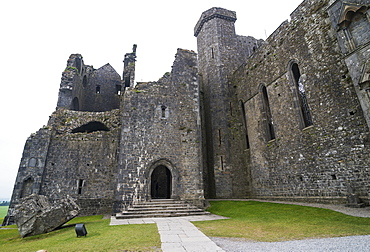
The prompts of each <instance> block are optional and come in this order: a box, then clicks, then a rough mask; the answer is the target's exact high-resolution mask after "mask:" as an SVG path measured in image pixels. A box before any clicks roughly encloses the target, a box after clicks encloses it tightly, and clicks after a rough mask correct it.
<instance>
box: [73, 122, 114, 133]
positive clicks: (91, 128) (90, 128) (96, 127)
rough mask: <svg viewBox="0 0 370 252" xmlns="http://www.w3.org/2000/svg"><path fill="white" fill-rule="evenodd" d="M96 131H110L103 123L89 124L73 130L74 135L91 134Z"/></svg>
mask: <svg viewBox="0 0 370 252" xmlns="http://www.w3.org/2000/svg"><path fill="white" fill-rule="evenodd" d="M95 131H109V128H108V127H107V126H105V125H104V124H103V123H101V122H89V123H87V124H84V125H82V126H80V127H78V128H75V129H73V130H72V133H91V132H95Z"/></svg>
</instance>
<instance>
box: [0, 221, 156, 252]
mask: <svg viewBox="0 0 370 252" xmlns="http://www.w3.org/2000/svg"><path fill="white" fill-rule="evenodd" d="M109 222H110V220H109V219H106V220H103V219H102V216H89V217H78V218H75V219H73V220H71V221H70V222H68V223H67V224H66V225H64V227H63V228H61V229H59V230H56V231H53V232H50V233H48V234H42V235H36V236H32V237H26V238H23V239H22V238H20V236H19V233H18V230H17V229H10V230H4V229H0V251H27V252H28V251H37V250H41V249H45V250H47V251H49V252H50V251H154V250H157V249H158V248H160V247H161V242H160V238H159V234H158V231H157V226H156V225H155V224H140V225H120V226H109ZM76 223H84V224H85V227H86V230H87V232H88V234H87V236H86V237H80V238H77V237H76V232H75V225H74V224H76ZM9 227H13V228H16V226H15V225H13V226H7V228H9Z"/></svg>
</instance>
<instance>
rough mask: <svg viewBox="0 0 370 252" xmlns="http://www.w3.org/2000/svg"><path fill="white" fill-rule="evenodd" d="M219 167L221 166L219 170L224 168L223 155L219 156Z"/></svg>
mask: <svg viewBox="0 0 370 252" xmlns="http://www.w3.org/2000/svg"><path fill="white" fill-rule="evenodd" d="M220 167H221V171H223V170H224V157H223V156H220Z"/></svg>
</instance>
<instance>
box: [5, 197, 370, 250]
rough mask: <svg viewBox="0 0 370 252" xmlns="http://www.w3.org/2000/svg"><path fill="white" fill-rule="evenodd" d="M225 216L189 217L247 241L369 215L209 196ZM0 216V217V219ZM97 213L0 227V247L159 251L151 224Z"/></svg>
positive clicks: (304, 234) (365, 229) (355, 225)
mask: <svg viewBox="0 0 370 252" xmlns="http://www.w3.org/2000/svg"><path fill="white" fill-rule="evenodd" d="M208 210H209V211H210V212H212V213H214V214H219V215H223V216H227V217H230V219H227V220H216V221H202V222H198V221H197V222H193V223H194V225H196V226H197V227H198V228H200V230H201V231H202V232H204V233H205V234H206V235H207V236H214V237H237V238H244V239H247V240H253V241H284V240H296V239H305V238H322V237H338V236H350V235H369V234H370V218H360V217H352V216H348V215H345V214H341V213H338V212H335V211H331V210H327V209H321V208H314V207H304V206H297V205H287V204H277V203H266V202H255V201H212V202H211V207H210V208H209V209H208ZM0 221H2V220H1V219H0ZM109 221H110V220H109V219H107V220H103V219H102V216H89V217H78V218H75V219H73V220H72V221H70V222H69V223H67V224H66V225H65V226H64V227H63V228H62V229H59V230H56V231H53V232H50V233H48V234H42V235H36V236H32V237H27V238H23V239H22V238H20V236H19V234H18V230H17V229H16V226H15V225H13V226H7V228H14V229H0V251H37V250H40V249H45V250H48V251H49V252H50V251H154V250H156V251H159V248H160V247H161V243H160V237H159V234H158V231H157V227H156V225H155V224H140V225H120V226H109ZM76 223H84V224H85V226H86V229H87V232H88V235H87V236H86V237H80V238H76V233H75V226H74V225H75V224H76Z"/></svg>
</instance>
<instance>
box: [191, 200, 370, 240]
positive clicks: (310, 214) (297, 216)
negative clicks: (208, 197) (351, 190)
mask: <svg viewBox="0 0 370 252" xmlns="http://www.w3.org/2000/svg"><path fill="white" fill-rule="evenodd" d="M208 211H210V212H212V213H214V214H218V215H222V216H226V217H230V219H227V220H217V221H204V222H193V224H194V225H195V226H197V227H198V228H200V230H201V231H202V232H204V233H205V234H206V235H207V236H214V237H238V238H245V239H247V240H253V241H285V240H296V239H305V238H322V237H339V236H350V235H368V234H370V218H360V217H353V216H348V215H345V214H342V213H338V212H335V211H332V210H328V209H322V208H314V207H304V206H297V205H288V204H277V203H266V202H256V201H212V202H211V207H210V208H209V209H208Z"/></svg>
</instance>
